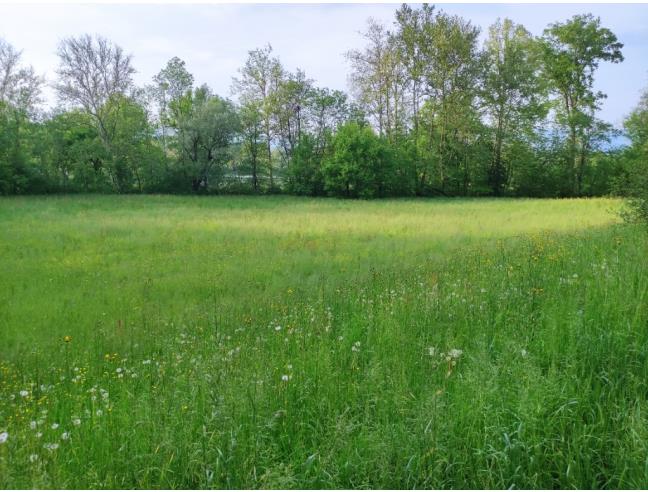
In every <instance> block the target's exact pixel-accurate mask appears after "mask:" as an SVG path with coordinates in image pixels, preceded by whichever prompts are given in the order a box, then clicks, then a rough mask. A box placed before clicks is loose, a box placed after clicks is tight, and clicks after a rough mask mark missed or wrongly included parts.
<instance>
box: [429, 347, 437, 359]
mask: <svg viewBox="0 0 648 492" xmlns="http://www.w3.org/2000/svg"><path fill="white" fill-rule="evenodd" d="M428 355H429V356H430V357H434V356H435V355H436V348H435V347H428Z"/></svg>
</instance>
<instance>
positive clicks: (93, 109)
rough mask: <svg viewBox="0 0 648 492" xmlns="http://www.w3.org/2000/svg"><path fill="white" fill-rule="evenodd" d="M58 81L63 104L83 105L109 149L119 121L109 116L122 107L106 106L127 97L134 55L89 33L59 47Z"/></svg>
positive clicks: (70, 39) (67, 39) (73, 38)
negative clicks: (125, 52)
mask: <svg viewBox="0 0 648 492" xmlns="http://www.w3.org/2000/svg"><path fill="white" fill-rule="evenodd" d="M58 56H59V68H58V71H57V73H58V76H59V82H58V84H56V90H57V92H58V95H59V98H60V99H61V100H62V101H63V102H67V103H70V104H72V105H75V106H81V107H82V108H83V109H84V110H85V111H86V112H87V113H88V114H90V115H91V116H92V117H93V118H94V119H95V121H96V122H97V125H98V130H99V135H100V136H101V138H102V140H103V142H104V144H105V145H106V146H107V147H108V148H109V147H110V144H111V141H112V139H113V137H114V134H115V131H116V129H115V127H114V124H115V123H116V122H117V121H118V119H116V118H114V115H112V114H110V112H111V111H119V109H120V108H119V106H118V105H114V104H107V103H108V101H109V100H110V99H111V98H113V97H114V96H118V95H122V96H123V95H128V92H129V91H130V90H131V89H132V87H133V79H132V76H133V74H134V73H135V69H134V68H133V67H132V65H131V56H130V55H126V54H124V51H123V50H122V48H121V47H119V46H117V45H115V44H113V43H111V42H110V41H108V40H107V39H106V38H103V37H101V36H96V37H94V38H93V37H92V36H90V35H88V34H86V35H83V36H79V37H76V38H75V37H70V38H66V39H64V40H63V41H61V43H60V44H59V47H58Z"/></svg>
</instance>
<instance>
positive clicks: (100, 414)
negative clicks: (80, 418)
mask: <svg viewBox="0 0 648 492" xmlns="http://www.w3.org/2000/svg"><path fill="white" fill-rule="evenodd" d="M95 413H96V415H97V417H101V416H102V415H103V412H102V411H101V409H99V410H97V411H96V412H95Z"/></svg>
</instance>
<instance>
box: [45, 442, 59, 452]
mask: <svg viewBox="0 0 648 492" xmlns="http://www.w3.org/2000/svg"><path fill="white" fill-rule="evenodd" d="M43 447H44V448H45V449H47V450H48V451H56V450H57V449H58V447H59V445H58V443H55V442H48V443H45V444H43Z"/></svg>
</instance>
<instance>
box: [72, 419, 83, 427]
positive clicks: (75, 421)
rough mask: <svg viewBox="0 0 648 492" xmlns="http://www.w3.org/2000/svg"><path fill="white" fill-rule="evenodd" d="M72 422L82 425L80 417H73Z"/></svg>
mask: <svg viewBox="0 0 648 492" xmlns="http://www.w3.org/2000/svg"><path fill="white" fill-rule="evenodd" d="M72 424H73V425H76V426H79V425H81V419H79V418H74V419H72Z"/></svg>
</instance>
